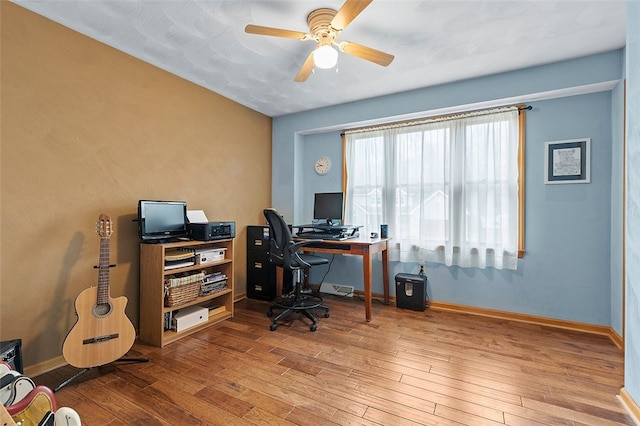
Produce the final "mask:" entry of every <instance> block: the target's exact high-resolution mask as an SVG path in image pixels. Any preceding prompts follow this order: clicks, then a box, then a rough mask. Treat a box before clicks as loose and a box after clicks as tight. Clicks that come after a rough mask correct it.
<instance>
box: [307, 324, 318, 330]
mask: <svg viewBox="0 0 640 426" xmlns="http://www.w3.org/2000/svg"><path fill="white" fill-rule="evenodd" d="M309 329H310V330H311V331H316V330H317V329H318V326H317V325H316V324H311V325H310V326H309Z"/></svg>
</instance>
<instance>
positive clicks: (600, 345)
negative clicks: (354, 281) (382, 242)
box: [35, 296, 634, 426]
mask: <svg viewBox="0 0 640 426" xmlns="http://www.w3.org/2000/svg"><path fill="white" fill-rule="evenodd" d="M325 300H326V302H327V304H328V305H329V306H330V307H331V315H330V317H329V318H320V320H319V323H318V330H317V331H316V332H315V333H313V332H311V331H309V328H308V326H306V325H305V324H303V323H302V322H301V321H302V320H294V321H292V322H291V323H290V324H285V325H281V326H279V327H278V329H277V330H276V331H273V332H272V331H269V323H270V321H269V318H267V317H266V315H265V312H266V308H267V307H268V303H267V302H262V301H257V300H250V299H247V300H243V301H240V302H238V303H237V304H236V314H235V317H234V318H233V319H232V320H228V321H225V322H223V323H222V324H219V325H217V326H214V327H210V328H208V329H206V330H203V331H200V332H198V333H196V334H193V335H191V336H189V337H186V338H184V339H182V340H180V341H177V342H174V343H172V344H170V345H167V346H166V347H164V348H162V349H161V348H156V347H152V346H148V345H145V344H140V343H136V344H135V345H134V347H133V348H132V351H131V352H130V354H129V356H147V357H149V359H150V361H149V362H148V363H141V364H126V363H113V364H109V365H108V366H103V367H100V368H95V369H93V370H91V371H89V372H88V373H87V374H85V375H83V376H81V377H80V378H78V379H77V380H75V381H74V382H72V383H71V384H69V385H67V386H66V387H64V388H62V389H61V390H59V391H58V392H57V393H56V398H57V401H58V405H60V406H69V407H72V408H74V409H75V410H76V411H77V412H78V413H79V414H80V416H81V418H82V423H83V425H86V426H91V425H100V426H104V425H173V426H175V425H208V424H212V425H245V424H246V425H250V424H254V425H255V424H258V425H266V424H268V425H332V424H338V425H394V426H395V425H419V424H420V425H454V424H455V425H459V424H466V425H496V424H507V425H540V424H544V425H633V424H634V423H633V420H632V419H631V417H629V416H628V415H627V414H626V413H625V411H624V409H623V408H622V406H621V404H620V403H619V402H618V400H617V398H616V395H617V394H618V392H619V390H620V389H621V387H622V386H623V353H622V351H621V350H620V349H618V348H617V347H616V346H615V345H614V344H613V343H612V342H611V341H610V340H609V339H608V338H607V337H604V336H596V335H590V334H582V333H578V332H573V331H566V330H559V329H554V328H549V327H543V326H536V325H531V324H525V323H519V322H510V321H505V320H500V319H493V318H485V317H480V316H473V315H468V314H459V313H453V312H448V311H437V310H434V309H427V310H426V311H425V312H414V311H407V310H401V309H397V308H396V307H395V306H383V305H381V304H376V303H374V306H373V319H372V321H371V322H370V323H367V322H365V320H364V305H363V303H362V302H361V301H360V300H358V299H357V298H355V299H349V298H345V299H339V298H335V297H332V296H329V297H327V298H326V299H325ZM76 371H78V370H77V369H74V368H72V367H64V368H61V369H58V370H56V371H53V372H50V373H47V374H45V375H42V376H39V377H36V378H35V381H36V383H37V384H44V385H48V386H50V387H52V388H55V387H56V386H58V385H59V384H60V383H62V382H63V381H64V380H66V379H67V378H69V377H71V376H72V375H73V374H74V373H75V372H76Z"/></svg>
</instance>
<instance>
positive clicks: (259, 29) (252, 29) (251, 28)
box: [244, 24, 309, 40]
mask: <svg viewBox="0 0 640 426" xmlns="http://www.w3.org/2000/svg"><path fill="white" fill-rule="evenodd" d="M244 31H245V32H246V33H249V34H259V35H266V36H273V37H285V38H297V39H298V40H305V39H307V38H308V37H309V35H308V34H307V33H303V32H300V31H291V30H283V29H280V28H271V27H263V26H260V25H252V24H249V25H247V26H246V27H244Z"/></svg>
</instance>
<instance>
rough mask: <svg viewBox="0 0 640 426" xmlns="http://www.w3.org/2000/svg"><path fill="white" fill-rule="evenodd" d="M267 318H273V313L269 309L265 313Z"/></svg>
mask: <svg viewBox="0 0 640 426" xmlns="http://www.w3.org/2000/svg"><path fill="white" fill-rule="evenodd" d="M267 316H268V317H269V318H271V317H272V316H273V311H272V310H271V309H269V310H268V311H267Z"/></svg>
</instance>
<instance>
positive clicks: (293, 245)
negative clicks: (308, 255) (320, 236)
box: [287, 240, 322, 268]
mask: <svg viewBox="0 0 640 426" xmlns="http://www.w3.org/2000/svg"><path fill="white" fill-rule="evenodd" d="M321 242H322V240H304V241H298V242H294V241H291V242H290V243H289V245H288V247H287V249H288V250H289V253H291V255H292V256H293V257H295V259H296V262H298V263H299V264H300V265H302V266H304V267H305V268H310V267H311V265H309V264H308V263H307V262H305V261H304V260H302V257H300V253H299V250H300V248H301V247H304V246H306V245H308V244H312V243H321Z"/></svg>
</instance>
